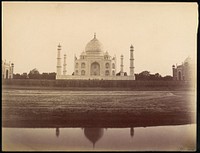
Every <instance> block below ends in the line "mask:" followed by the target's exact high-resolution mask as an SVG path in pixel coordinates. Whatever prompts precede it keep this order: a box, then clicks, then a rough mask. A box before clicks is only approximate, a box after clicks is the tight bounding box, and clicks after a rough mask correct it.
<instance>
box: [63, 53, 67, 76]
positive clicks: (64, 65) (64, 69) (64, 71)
mask: <svg viewBox="0 0 200 153" xmlns="http://www.w3.org/2000/svg"><path fill="white" fill-rule="evenodd" d="M66 66H67V64H66V54H64V64H63V75H66V73H67V70H66Z"/></svg>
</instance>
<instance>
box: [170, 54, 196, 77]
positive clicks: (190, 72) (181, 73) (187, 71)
mask: <svg viewBox="0 0 200 153" xmlns="http://www.w3.org/2000/svg"><path fill="white" fill-rule="evenodd" d="M172 71H173V80H179V81H182V80H183V81H190V80H192V79H193V77H194V63H193V61H192V59H191V58H190V57H188V58H186V59H185V61H184V62H183V63H182V64H181V65H176V67H175V65H173V66H172Z"/></svg>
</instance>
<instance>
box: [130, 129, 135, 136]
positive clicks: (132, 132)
mask: <svg viewBox="0 0 200 153" xmlns="http://www.w3.org/2000/svg"><path fill="white" fill-rule="evenodd" d="M130 135H131V137H133V136H134V128H133V127H131V128H130Z"/></svg>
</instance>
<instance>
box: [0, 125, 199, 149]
mask: <svg viewBox="0 0 200 153" xmlns="http://www.w3.org/2000/svg"><path fill="white" fill-rule="evenodd" d="M60 128H61V127H54V128H49V127H48V128H15V127H14V128H12V127H10V128H2V134H3V135H2V144H3V149H4V150H7V151H20V150H25V151H26V150H27V151H33V150H41V151H50V150H52V151H53V150H54V151H66V150H72V151H73V150H74V151H75V150H76V151H77V150H92V149H95V150H127V151H128V150H130V151H131V150H132V151H150V150H155V151H161V150H163V151H164V150H171V151H173V150H174V151H175V150H192V149H195V144H196V143H195V140H196V139H195V131H196V125H195V124H192V125H178V126H157V127H154V126H152V127H146V128H143V127H129V128H115V127H111V128H109V129H107V130H106V128H97V127H96V128H88V127H83V128H80V127H77V128H62V132H61V129H60ZM136 128H137V132H136V133H135V130H136ZM133 137H134V139H133ZM131 139H133V140H134V141H132V140H131ZM130 140H131V141H130ZM92 146H93V147H92ZM97 146H98V147H97ZM94 147H95V148H94Z"/></svg>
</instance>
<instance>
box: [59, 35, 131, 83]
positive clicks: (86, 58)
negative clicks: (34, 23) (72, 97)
mask: <svg viewBox="0 0 200 153" xmlns="http://www.w3.org/2000/svg"><path fill="white" fill-rule="evenodd" d="M66 65H67V64H66V55H64V61H63V73H62V64H61V45H60V44H59V45H58V54H57V74H56V79H85V80H86V79H87V80H88V79H101V80H102V79H103V80H135V74H134V56H133V46H132V45H131V47H130V75H129V76H127V75H124V74H125V73H124V70H123V67H124V65H123V55H121V63H120V74H119V75H116V57H111V56H110V55H109V54H108V52H107V51H106V52H104V50H103V45H102V44H101V42H100V41H99V40H98V39H97V38H96V34H94V38H93V39H92V40H91V41H90V42H88V44H87V45H86V47H85V51H83V52H82V53H81V55H80V58H79V59H78V58H77V57H76V56H75V58H74V73H73V75H66V73H67V70H66Z"/></svg>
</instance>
